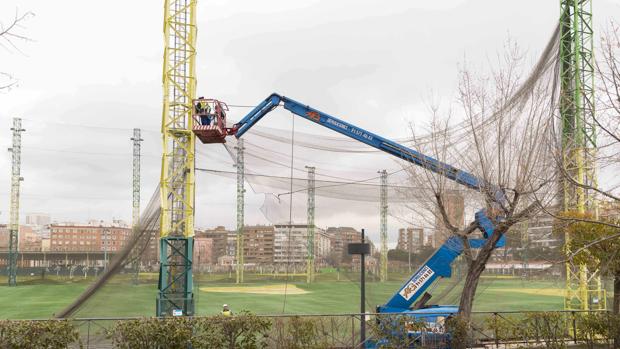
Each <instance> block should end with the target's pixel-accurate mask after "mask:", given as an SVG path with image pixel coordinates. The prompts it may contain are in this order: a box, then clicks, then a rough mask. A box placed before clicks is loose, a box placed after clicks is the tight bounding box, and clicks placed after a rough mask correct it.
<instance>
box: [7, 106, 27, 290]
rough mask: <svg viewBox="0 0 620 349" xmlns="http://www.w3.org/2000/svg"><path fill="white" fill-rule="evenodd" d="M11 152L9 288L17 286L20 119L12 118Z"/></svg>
mask: <svg viewBox="0 0 620 349" xmlns="http://www.w3.org/2000/svg"><path fill="white" fill-rule="evenodd" d="M11 131H13V145H12V146H11V148H9V151H10V152H11V206H10V207H9V210H10V212H9V261H8V262H9V270H8V274H9V278H8V279H9V286H17V254H18V253H19V252H18V249H19V235H18V234H19V186H20V182H21V181H23V180H24V179H23V178H22V177H21V164H22V160H21V157H22V132H24V131H26V130H24V129H23V128H22V119H20V118H13V127H12V128H11Z"/></svg>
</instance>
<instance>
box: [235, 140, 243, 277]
mask: <svg viewBox="0 0 620 349" xmlns="http://www.w3.org/2000/svg"><path fill="white" fill-rule="evenodd" d="M236 149H237V161H236V164H235V166H236V167H237V283H238V284H239V283H243V266H244V263H245V262H244V258H243V257H244V254H243V227H244V225H245V218H244V217H245V214H244V210H245V203H244V201H245V187H244V185H245V183H244V182H245V164H244V160H243V150H244V147H243V139H239V140H238V141H237V147H236Z"/></svg>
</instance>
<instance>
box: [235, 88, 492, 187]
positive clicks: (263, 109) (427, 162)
mask: <svg viewBox="0 0 620 349" xmlns="http://www.w3.org/2000/svg"><path fill="white" fill-rule="evenodd" d="M280 103H282V104H283V106H284V109H287V110H289V111H291V112H292V113H293V114H296V115H299V116H301V117H303V118H305V119H308V120H310V121H313V122H315V123H317V124H319V125H321V126H324V127H327V128H329V129H332V130H334V131H336V132H338V133H340V134H343V135H345V136H347V137H351V138H353V139H355V140H357V141H360V142H362V143H365V144H368V145H369V146H371V147H373V148H377V149H379V150H382V151H384V152H386V153H388V154H391V155H394V156H396V157H398V158H401V159H403V160H405V161H409V162H411V163H414V164H416V165H419V166H422V167H424V168H427V169H429V170H431V171H433V172H436V173H439V174H442V175H444V176H446V177H448V178H450V179H452V180H454V181H456V182H457V183H459V184H462V185H464V186H466V187H469V188H471V189H476V190H477V189H480V188H481V186H482V184H483V183H482V182H481V181H480V180H479V179H478V178H477V177H475V176H473V175H471V174H470V173H467V172H464V171H461V170H459V169H457V168H455V167H453V166H450V165H448V164H445V163H443V162H441V161H438V160H436V159H433V158H432V157H429V156H426V155H424V154H420V153H419V152H417V151H415V150H413V149H410V148H407V147H405V146H402V145H400V144H398V143H395V142H392V141H390V140H388V139H385V138H383V137H381V136H379V135H376V134H374V133H372V132H368V131H366V130H363V129H361V128H359V127H355V126H353V125H351V124H349V123H347V122H345V121H342V120H340V119H338V118H335V117H333V116H331V115H329V114H327V113H323V112H321V111H318V110H316V109H313V108H311V107H309V106H307V105H304V104H302V103H299V102H297V101H294V100H292V99H290V98H288V97H284V96H280V95H278V94H275V93H274V94H272V95H271V96H269V98H267V99H265V100H264V101H263V102H262V103H261V104H259V105H258V106H256V107H255V108H254V109H253V110H252V111H251V112H250V113H248V115H246V116H245V117H244V118H243V119H242V120H241V121H239V123H237V124H236V125H235V126H234V127H233V131H232V132H233V134H234V135H235V137H237V138H239V137H241V136H242V135H243V134H244V133H246V132H247V131H248V130H249V129H250V128H251V127H252V126H254V124H256V123H257V122H258V121H259V120H260V119H262V118H263V116H265V115H266V114H267V113H269V112H270V111H272V110H273V109H275V108H276V107H277V106H279V105H280Z"/></svg>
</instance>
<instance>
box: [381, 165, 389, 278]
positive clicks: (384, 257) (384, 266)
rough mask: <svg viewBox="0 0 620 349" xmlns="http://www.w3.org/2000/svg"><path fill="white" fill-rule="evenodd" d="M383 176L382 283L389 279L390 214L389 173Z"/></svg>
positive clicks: (383, 173)
mask: <svg viewBox="0 0 620 349" xmlns="http://www.w3.org/2000/svg"><path fill="white" fill-rule="evenodd" d="M379 173H380V174H381V190H380V191H381V193H380V203H379V209H380V211H381V222H380V225H379V235H380V238H381V260H380V263H379V267H380V269H379V278H380V279H381V281H382V282H383V281H387V279H388V247H387V212H388V195H387V171H386V170H382V171H379Z"/></svg>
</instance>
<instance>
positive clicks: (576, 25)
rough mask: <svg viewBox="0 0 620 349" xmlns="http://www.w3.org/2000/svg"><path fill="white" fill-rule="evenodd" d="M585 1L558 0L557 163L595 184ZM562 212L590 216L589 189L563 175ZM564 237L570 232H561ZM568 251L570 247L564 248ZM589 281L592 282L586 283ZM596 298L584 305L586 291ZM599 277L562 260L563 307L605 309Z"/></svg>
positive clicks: (590, 36)
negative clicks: (559, 142)
mask: <svg viewBox="0 0 620 349" xmlns="http://www.w3.org/2000/svg"><path fill="white" fill-rule="evenodd" d="M592 28H593V27H592V1H591V0H561V1H560V84H561V93H560V115H561V118H562V147H563V156H564V160H563V162H564V163H563V166H564V168H565V169H566V171H567V173H568V175H569V176H571V177H572V178H573V179H574V180H575V181H577V182H578V183H581V184H585V185H586V186H591V187H596V186H597V178H596V176H597V175H596V162H595V156H596V134H595V133H596V129H595V126H594V113H595V108H594V55H593V36H594V35H593V29H592ZM562 185H563V188H562V189H563V208H564V210H565V211H577V212H582V213H583V212H586V211H589V212H591V213H594V214H595V215H596V213H597V207H596V206H597V204H596V198H595V193H594V192H593V191H592V190H587V189H584V188H582V187H579V186H575V185H572V183H570V182H569V181H568V180H565V181H564V183H562ZM565 241H566V242H567V243H568V242H569V241H570V236H568V235H565ZM566 253H568V254H570V253H571V251H569V250H567V251H566ZM590 283H592V285H593V287H590V286H589V284H590ZM591 294H594V295H595V297H599V301H598V302H593V303H592V304H590V303H591V302H590V295H591ZM601 294H602V290H601V288H600V282H599V276H598V274H597V273H592V274H591V275H590V276H588V270H587V268H586V266H585V265H581V266H578V267H573V266H571V265H570V264H569V263H567V264H566V293H565V302H564V306H565V308H566V309H568V310H588V309H605V308H606V304H605V303H606V302H605V297H604V296H603V297H600V296H601Z"/></svg>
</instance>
